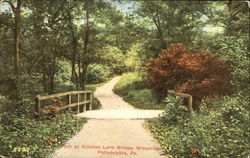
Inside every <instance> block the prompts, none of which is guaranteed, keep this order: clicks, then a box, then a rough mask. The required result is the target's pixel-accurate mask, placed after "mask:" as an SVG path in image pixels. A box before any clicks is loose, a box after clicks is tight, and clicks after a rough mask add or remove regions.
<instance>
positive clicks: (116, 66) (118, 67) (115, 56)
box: [102, 46, 126, 74]
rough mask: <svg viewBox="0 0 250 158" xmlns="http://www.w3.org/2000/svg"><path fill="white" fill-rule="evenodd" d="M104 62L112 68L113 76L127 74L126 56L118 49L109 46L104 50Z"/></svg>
mask: <svg viewBox="0 0 250 158" xmlns="http://www.w3.org/2000/svg"><path fill="white" fill-rule="evenodd" d="M102 53H103V56H102V58H103V61H104V63H105V64H106V65H108V66H109V67H110V70H111V72H112V73H113V74H122V73H123V72H126V65H125V62H124V61H125V56H124V55H123V53H122V51H121V50H120V49H119V48H118V47H113V46H107V47H105V48H104V49H103V50H102Z"/></svg>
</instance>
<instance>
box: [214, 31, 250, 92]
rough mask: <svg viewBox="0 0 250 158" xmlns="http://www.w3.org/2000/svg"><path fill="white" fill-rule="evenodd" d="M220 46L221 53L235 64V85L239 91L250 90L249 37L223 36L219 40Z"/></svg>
mask: <svg viewBox="0 0 250 158" xmlns="http://www.w3.org/2000/svg"><path fill="white" fill-rule="evenodd" d="M217 44H219V46H220V51H219V52H220V55H221V56H222V57H224V58H225V59H226V60H227V61H228V62H229V63H230V64H231V65H232V66H233V72H232V74H233V80H234V81H233V85H234V86H235V87H236V88H237V90H238V91H240V90H241V91H245V92H248V93H249V91H250V89H249V86H246V85H248V84H249V83H250V75H249V67H250V63H249V57H250V53H249V37H248V36H247V35H246V36H240V37H226V36H222V37H221V38H219V39H218V40H217Z"/></svg>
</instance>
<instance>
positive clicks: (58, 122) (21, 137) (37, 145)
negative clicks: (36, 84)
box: [0, 112, 85, 158]
mask: <svg viewBox="0 0 250 158" xmlns="http://www.w3.org/2000/svg"><path fill="white" fill-rule="evenodd" d="M1 115H2V119H1V121H0V129H1V130H0V155H5V156H9V157H13V158H25V157H36V158H44V157H46V156H48V155H49V154H50V153H52V152H53V151H54V150H55V149H56V148H57V147H59V146H61V145H63V144H64V143H65V141H66V140H67V139H69V138H71V137H72V136H73V135H74V134H75V133H76V131H78V130H80V129H81V127H82V125H83V123H84V122H85V120H84V119H79V118H76V117H75V116H74V115H73V114H72V113H60V114H57V115H56V116H53V117H49V118H48V117H46V118H41V120H34V119H30V118H27V117H26V116H25V115H15V114H13V113H10V112H5V113H2V114H1ZM20 148H21V151H19V149H20Z"/></svg>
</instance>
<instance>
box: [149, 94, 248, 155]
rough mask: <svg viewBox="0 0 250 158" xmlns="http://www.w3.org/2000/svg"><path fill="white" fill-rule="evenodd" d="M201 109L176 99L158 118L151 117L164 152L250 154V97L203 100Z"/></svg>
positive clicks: (153, 131)
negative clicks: (188, 107)
mask: <svg viewBox="0 0 250 158" xmlns="http://www.w3.org/2000/svg"><path fill="white" fill-rule="evenodd" d="M168 103H170V102H169V101H168ZM211 103H212V104H220V105H221V106H220V107H218V105H212V106H211V105H209V106H208V105H204V106H203V107H213V108H203V109H202V110H201V112H200V113H193V114H190V113H188V112H187V111H185V110H183V109H182V107H181V106H176V105H177V104H178V105H179V103H178V101H177V100H176V99H172V103H170V104H169V105H168V106H166V112H165V114H164V115H163V116H162V117H160V118H159V119H155V120H150V121H148V125H149V128H150V131H151V132H152V133H153V135H154V137H155V138H156V139H157V140H158V141H159V142H160V144H161V146H162V147H163V149H164V153H165V154H166V155H168V156H170V155H171V156H173V157H184V158H185V157H186V158H189V157H196V158H198V157H200V158H206V157H207V158H208V157H234V158H241V157H247V156H248V154H249V150H248V149H249V143H248V141H249V138H250V137H249V136H250V135H249V134H250V132H249V127H248V121H249V98H247V97H244V96H241V95H238V96H235V97H233V98H230V97H224V98H222V99H220V100H218V101H216V102H215V101H213V102H209V103H208V102H203V104H211Z"/></svg>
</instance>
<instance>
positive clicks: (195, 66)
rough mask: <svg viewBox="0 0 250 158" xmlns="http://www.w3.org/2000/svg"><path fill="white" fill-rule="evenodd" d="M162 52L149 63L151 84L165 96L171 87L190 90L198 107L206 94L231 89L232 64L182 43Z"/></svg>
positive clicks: (177, 90) (179, 90) (220, 93)
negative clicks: (230, 66)
mask: <svg viewBox="0 0 250 158" xmlns="http://www.w3.org/2000/svg"><path fill="white" fill-rule="evenodd" d="M162 53H163V54H162V55H161V56H160V57H158V58H156V59H153V60H151V61H150V63H149V65H148V67H147V74H148V79H149V81H150V84H151V86H152V87H153V88H154V89H155V90H156V92H157V93H158V94H160V95H161V96H162V97H163V96H166V94H167V90H174V91H176V92H181V93H187V94H190V95H192V96H193V99H194V105H193V106H194V108H195V109H198V108H199V102H200V101H201V100H202V99H203V98H206V97H218V96H222V95H225V94H229V93H230V92H231V89H232V86H231V84H230V81H231V73H230V68H229V65H228V64H226V63H224V62H223V61H221V60H220V59H218V58H217V57H215V56H213V55H212V54H211V53H209V52H197V51H192V50H189V49H186V48H185V47H184V46H183V45H182V44H176V45H172V46H171V48H169V49H167V50H163V51H162Z"/></svg>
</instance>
